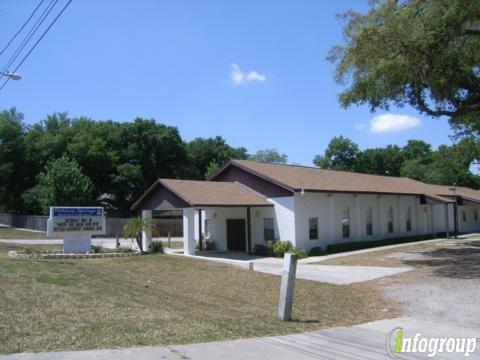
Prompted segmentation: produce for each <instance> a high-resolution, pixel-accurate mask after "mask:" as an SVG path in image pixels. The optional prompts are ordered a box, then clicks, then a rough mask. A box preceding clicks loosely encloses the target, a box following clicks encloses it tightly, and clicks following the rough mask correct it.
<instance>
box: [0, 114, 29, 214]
mask: <svg viewBox="0 0 480 360" xmlns="http://www.w3.org/2000/svg"><path fill="white" fill-rule="evenodd" d="M26 132H27V128H26V126H25V125H24V124H23V114H22V113H19V112H17V110H16V109H15V108H12V109H10V110H8V111H3V112H1V113H0V209H1V210H3V211H15V212H19V211H21V210H22V208H23V201H22V197H21V195H22V193H23V191H25V189H26V188H28V187H29V185H31V183H30V181H31V180H32V179H31V177H30V174H29V170H30V169H29V166H28V164H27V163H26V159H25V156H26V155H25V134H26Z"/></svg>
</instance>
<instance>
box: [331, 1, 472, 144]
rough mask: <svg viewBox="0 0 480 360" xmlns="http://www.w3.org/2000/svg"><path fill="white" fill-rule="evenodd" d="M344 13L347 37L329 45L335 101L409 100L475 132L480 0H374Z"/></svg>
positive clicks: (378, 103)
mask: <svg viewBox="0 0 480 360" xmlns="http://www.w3.org/2000/svg"><path fill="white" fill-rule="evenodd" d="M370 5H371V7H370V10H369V11H368V12H367V13H366V14H359V13H355V12H352V11H349V12H347V13H346V14H344V15H343V16H342V17H343V19H345V20H346V25H345V27H344V29H343V32H344V37H345V41H346V43H345V44H343V45H337V46H335V47H333V48H332V49H331V51H330V54H329V56H328V59H329V60H330V61H331V62H333V63H336V75H335V79H336V81H337V83H339V84H341V85H345V86H346V88H345V90H344V91H343V92H342V93H341V94H340V96H339V100H340V103H341V104H342V105H343V106H345V107H347V106H349V105H351V104H365V103H366V104H368V105H369V106H370V108H371V110H372V111H374V110H376V109H377V108H381V109H388V108H389V105H390V104H392V103H393V104H395V105H397V106H404V105H405V104H409V105H411V106H412V107H414V108H415V109H417V110H418V111H420V112H421V113H424V114H426V115H429V116H432V117H440V116H446V117H448V118H449V120H450V123H451V125H452V126H453V127H454V129H455V130H456V131H457V134H460V135H462V134H473V135H475V136H476V137H479V136H480V91H479V89H480V70H479V64H480V51H479V49H480V23H479V19H480V2H479V1H465V0H425V1H418V0H405V1H391V0H372V1H370Z"/></svg>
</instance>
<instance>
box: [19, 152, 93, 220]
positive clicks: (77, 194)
mask: <svg viewBox="0 0 480 360" xmlns="http://www.w3.org/2000/svg"><path fill="white" fill-rule="evenodd" d="M92 195H93V184H92V181H91V180H90V179H89V178H88V176H86V175H85V174H83V173H82V170H81V168H80V166H79V165H78V163H77V162H76V161H75V160H70V159H69V158H68V156H66V155H64V156H62V157H60V158H58V159H54V160H51V161H49V162H48V163H47V165H46V166H45V170H44V171H43V172H41V173H40V174H39V175H38V184H37V185H36V186H34V187H33V188H31V189H29V190H28V191H27V192H25V194H24V196H23V197H24V200H25V202H26V203H27V204H29V205H30V207H31V208H33V209H37V208H38V209H39V210H41V212H43V213H44V214H46V213H48V210H49V208H50V206H52V205H58V206H66V205H68V206H75V205H85V204H89V203H91V202H92V200H93V199H92Z"/></svg>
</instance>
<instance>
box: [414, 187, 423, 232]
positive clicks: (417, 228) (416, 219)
mask: <svg viewBox="0 0 480 360" xmlns="http://www.w3.org/2000/svg"><path fill="white" fill-rule="evenodd" d="M419 207H420V198H419V197H417V196H416V197H415V208H414V209H413V211H414V213H415V215H414V217H413V223H414V224H415V225H414V226H415V228H414V229H413V231H415V233H416V234H420V233H421V231H420V219H419V217H420V209H419Z"/></svg>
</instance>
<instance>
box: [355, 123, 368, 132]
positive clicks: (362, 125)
mask: <svg viewBox="0 0 480 360" xmlns="http://www.w3.org/2000/svg"><path fill="white" fill-rule="evenodd" d="M366 127H367V124H365V123H359V122H357V123H355V124H354V125H353V128H354V129H355V130H357V131H362V130H363V129H365V128H366Z"/></svg>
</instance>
